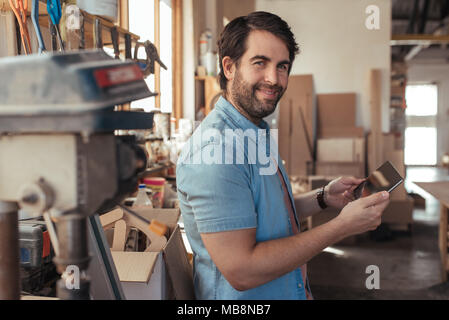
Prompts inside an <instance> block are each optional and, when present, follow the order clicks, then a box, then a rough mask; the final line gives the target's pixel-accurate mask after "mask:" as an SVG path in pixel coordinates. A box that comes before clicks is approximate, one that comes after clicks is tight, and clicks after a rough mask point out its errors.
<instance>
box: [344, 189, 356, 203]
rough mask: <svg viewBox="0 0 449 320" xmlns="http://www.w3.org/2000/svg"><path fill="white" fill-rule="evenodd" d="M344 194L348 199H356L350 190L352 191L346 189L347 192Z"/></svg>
mask: <svg viewBox="0 0 449 320" xmlns="http://www.w3.org/2000/svg"><path fill="white" fill-rule="evenodd" d="M343 196H344V197H345V198H346V199H348V200H349V201H353V200H354V195H353V193H352V192H350V191H345V192H344V193H343Z"/></svg>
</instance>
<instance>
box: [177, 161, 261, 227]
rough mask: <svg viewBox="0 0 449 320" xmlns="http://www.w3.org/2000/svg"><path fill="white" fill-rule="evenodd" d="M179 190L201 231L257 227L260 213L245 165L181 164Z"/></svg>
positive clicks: (178, 173)
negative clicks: (255, 204)
mask: <svg viewBox="0 0 449 320" xmlns="http://www.w3.org/2000/svg"><path fill="white" fill-rule="evenodd" d="M176 180H177V186H178V191H179V192H180V193H182V194H183V200H181V201H185V202H186V203H184V207H187V208H189V209H191V211H192V213H193V215H194V218H195V222H196V224H197V229H198V232H200V233H209V232H220V231H230V230H237V229H248V228H256V227H257V213H256V211H255V207H254V199H253V195H252V191H251V187H250V179H249V176H248V171H247V170H246V168H245V165H239V164H182V165H180V166H179V167H178V168H177V172H176Z"/></svg>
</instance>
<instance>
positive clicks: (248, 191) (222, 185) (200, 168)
mask: <svg viewBox="0 0 449 320" xmlns="http://www.w3.org/2000/svg"><path fill="white" fill-rule="evenodd" d="M239 129H240V130H239ZM230 132H233V133H234V134H236V137H240V138H241V137H242V133H243V135H244V136H246V137H247V138H245V139H238V138H235V139H234V140H232V139H230V138H229V136H230V134H229V133H230ZM252 132H253V133H254V134H252ZM242 141H243V144H242ZM276 142H277V136H275V135H273V133H272V132H271V134H270V129H269V126H268V125H267V123H266V122H265V121H262V122H261V123H260V125H259V127H258V126H256V125H255V124H254V123H252V122H251V121H249V120H248V119H246V118H245V117H244V116H243V115H242V114H241V113H240V112H238V111H237V110H236V109H235V108H234V107H233V106H232V104H230V103H229V102H228V101H227V100H226V99H224V98H223V97H221V98H220V99H219V100H218V102H217V104H216V105H215V108H214V109H213V110H212V112H210V114H209V115H208V116H207V117H206V118H205V119H204V121H203V122H202V123H201V125H200V126H199V127H198V128H197V129H196V130H195V132H194V133H193V135H192V137H191V138H190V139H189V141H188V142H187V143H186V145H185V146H184V148H183V150H182V152H181V154H180V157H179V159H178V163H177V170H176V180H177V187H178V198H179V200H180V208H181V214H182V218H183V221H184V227H185V231H186V235H187V238H188V240H189V242H190V245H191V247H192V251H193V272H194V274H193V280H194V287H195V294H196V297H197V299H229V300H236V299H248V300H249V299H258V300H270V299H306V294H305V290H304V283H303V280H302V275H301V269H300V268H297V269H295V270H294V271H292V272H290V273H287V274H285V275H283V276H281V277H279V278H277V279H275V280H272V281H270V282H268V283H265V284H263V285H261V286H259V287H256V288H253V289H250V290H246V291H237V290H235V289H234V288H233V287H232V286H231V285H230V284H229V282H228V281H227V280H226V279H225V277H224V276H223V275H222V274H221V272H220V271H219V270H218V269H217V267H216V265H215V264H214V262H213V261H212V259H211V257H210V255H209V253H208V252H207V250H206V248H205V247H204V243H203V242H202V240H201V237H200V233H208V232H221V231H229V230H238V229H247V228H257V229H256V241H257V242H263V241H268V240H273V239H279V238H284V237H288V236H291V235H292V234H293V233H292V228H291V224H290V219H289V213H288V209H287V208H286V204H285V202H284V198H283V188H282V185H281V181H280V179H279V177H278V175H277V174H276V173H277V166H276V163H278V164H279V169H280V172H281V173H282V175H283V177H284V179H285V181H286V184H287V188H288V193H289V197H290V200H292V199H293V197H292V192H291V187H290V182H289V180H288V176H287V174H286V172H285V168H284V167H283V165H282V161H281V160H280V158H279V157H278V156H277V152H276V151H277V145H276ZM254 143H256V146H257V150H255V149H254V146H255V144H254ZM270 146H271V149H270ZM273 150H274V151H273ZM273 154H274V155H273ZM268 155H271V157H270V158H269V159H270V161H269V162H268V161H267V159H266V158H265V156H268ZM273 163H274V164H275V165H274V166H273ZM293 208H294V205H293ZM294 210H295V209H294ZM295 215H296V211H295ZM300 249H301V248H298V250H300Z"/></svg>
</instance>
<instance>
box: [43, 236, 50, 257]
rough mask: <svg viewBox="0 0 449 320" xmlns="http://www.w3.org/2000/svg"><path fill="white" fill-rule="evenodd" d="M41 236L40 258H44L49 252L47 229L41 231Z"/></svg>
mask: <svg viewBox="0 0 449 320" xmlns="http://www.w3.org/2000/svg"><path fill="white" fill-rule="evenodd" d="M42 238H43V244H42V258H45V257H47V256H48V255H49V254H50V235H49V234H48V231H44V232H43V233H42Z"/></svg>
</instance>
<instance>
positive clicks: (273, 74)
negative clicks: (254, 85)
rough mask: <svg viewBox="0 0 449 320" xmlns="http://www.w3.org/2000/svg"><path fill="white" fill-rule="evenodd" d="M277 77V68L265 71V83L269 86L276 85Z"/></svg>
mask: <svg viewBox="0 0 449 320" xmlns="http://www.w3.org/2000/svg"><path fill="white" fill-rule="evenodd" d="M278 77H279V75H278V72H277V68H275V67H270V68H266V70H265V82H266V83H269V84H271V85H276V84H278V82H279V78H278Z"/></svg>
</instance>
